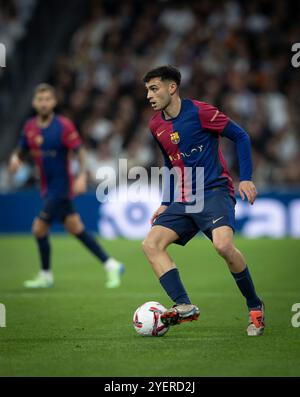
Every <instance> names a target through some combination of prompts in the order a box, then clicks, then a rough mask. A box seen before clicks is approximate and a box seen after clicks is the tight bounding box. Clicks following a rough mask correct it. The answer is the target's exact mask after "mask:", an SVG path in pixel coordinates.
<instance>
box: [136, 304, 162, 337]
mask: <svg viewBox="0 0 300 397" xmlns="http://www.w3.org/2000/svg"><path fill="white" fill-rule="evenodd" d="M166 310H167V309H166V308H165V307H164V306H163V305H161V304H160V303H159V302H146V303H144V304H143V305H141V306H140V307H138V308H137V309H136V311H135V312H134V315H133V326H134V329H135V330H136V332H137V333H138V334H140V335H143V336H162V335H164V334H165V333H166V332H167V331H168V329H169V327H168V326H166V325H164V324H163V323H162V322H161V319H160V316H161V314H162V313H164V312H165V311H166Z"/></svg>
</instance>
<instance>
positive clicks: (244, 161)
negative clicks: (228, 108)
mask: <svg viewBox="0 0 300 397" xmlns="http://www.w3.org/2000/svg"><path fill="white" fill-rule="evenodd" d="M222 136H225V137H227V138H229V139H230V140H231V141H233V142H234V143H235V147H236V152H237V157H238V161H239V169H240V184H239V193H240V195H241V198H242V200H245V197H247V199H248V201H249V203H250V204H253V203H254V201H255V199H256V196H257V190H256V187H255V185H254V183H253V182H252V172H253V165H252V154H251V142H250V137H249V135H248V134H247V132H246V131H245V130H244V129H243V128H242V127H241V126H239V125H238V124H237V123H235V122H234V121H232V120H228V122H227V124H226V126H225V128H224V130H223V132H222Z"/></svg>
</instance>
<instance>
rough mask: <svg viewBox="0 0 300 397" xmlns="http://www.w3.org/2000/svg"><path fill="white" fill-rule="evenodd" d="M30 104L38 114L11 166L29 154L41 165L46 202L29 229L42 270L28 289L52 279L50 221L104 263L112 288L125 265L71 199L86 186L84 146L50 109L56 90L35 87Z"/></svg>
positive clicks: (68, 122)
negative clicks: (75, 165) (73, 160)
mask: <svg viewBox="0 0 300 397" xmlns="http://www.w3.org/2000/svg"><path fill="white" fill-rule="evenodd" d="M32 106H33V108H34V109H35V111H36V113H37V115H36V116H35V117H33V118H30V119H29V120H28V121H27V122H26V123H25V125H24V128H23V133H22V137H21V140H20V143H19V146H18V148H17V149H16V150H15V152H14V153H13V154H12V156H11V158H10V162H9V168H10V171H11V172H12V173H14V172H16V171H17V170H18V169H19V167H20V166H21V165H22V163H23V161H24V160H25V159H26V154H28V153H29V154H30V155H31V156H32V158H33V159H34V161H35V164H36V166H37V168H38V170H39V174H40V179H41V194H42V196H43V199H44V207H43V209H42V210H41V212H40V213H39V215H38V216H37V217H36V218H35V220H34V222H33V226H32V232H33V234H34V236H35V238H36V241H37V245H38V249H39V254H40V266H41V270H40V272H39V274H38V276H37V277H36V278H35V279H33V280H28V281H25V283H24V286H25V287H27V288H47V287H51V286H53V284H54V279H53V274H52V271H51V260H50V259H51V258H50V257H51V255H50V253H51V248H50V243H49V228H50V225H51V223H52V222H53V221H55V220H58V221H60V222H62V223H63V224H64V227H65V229H66V230H67V231H68V232H69V233H71V234H72V235H74V236H75V237H76V238H77V239H78V240H80V241H81V242H82V243H83V244H84V245H85V247H86V248H87V249H88V250H90V251H91V252H92V253H93V254H94V255H95V256H96V257H97V258H98V259H99V260H100V261H101V262H102V263H103V265H104V269H105V271H106V277H107V281H106V287H107V288H116V287H118V286H119V285H120V283H121V274H122V272H123V270H124V266H123V264H121V263H120V262H118V261H117V260H116V259H114V258H112V257H110V256H109V255H108V254H107V253H106V252H105V251H104V250H103V248H102V247H101V246H100V245H99V243H98V242H97V241H96V239H95V238H94V237H93V236H92V235H91V234H90V233H88V232H87V231H86V230H85V228H84V225H83V223H82V221H81V219H80V215H79V214H78V213H77V212H76V210H75V208H74V205H73V202H72V198H73V197H74V196H75V195H78V194H82V193H84V192H85V191H86V185H87V176H86V170H85V150H84V149H83V147H82V143H81V139H80V137H79V134H78V132H77V131H76V127H75V126H74V124H73V122H72V121H71V120H69V119H67V118H65V117H62V116H60V115H58V114H55V113H54V108H55V106H56V95H55V90H54V88H53V87H52V86H50V85H48V84H44V83H43V84H40V85H38V86H37V87H36V89H35V93H34V97H33V101H32ZM71 155H75V156H77V158H78V162H79V165H80V172H79V174H78V176H77V177H76V179H75V180H74V183H73V177H72V175H71V173H70V157H71Z"/></svg>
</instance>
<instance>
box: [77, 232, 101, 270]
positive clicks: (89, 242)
mask: <svg viewBox="0 0 300 397" xmlns="http://www.w3.org/2000/svg"><path fill="white" fill-rule="evenodd" d="M76 237H77V238H78V240H80V241H81V242H82V244H84V245H85V246H86V247H87V249H88V250H90V251H91V252H92V253H93V254H94V255H95V256H96V257H97V258H99V259H100V260H101V261H102V262H103V263H104V262H106V261H107V259H109V256H108V255H107V253H106V252H105V251H104V250H103V248H102V247H101V246H100V244H99V243H98V242H97V240H96V239H95V238H94V237H93V236H92V235H91V234H89V233H87V232H86V231H85V230H83V231H82V232H81V233H79V234H77V235H76Z"/></svg>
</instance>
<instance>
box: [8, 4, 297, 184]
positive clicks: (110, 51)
mask: <svg viewBox="0 0 300 397" xmlns="http://www.w3.org/2000/svg"><path fill="white" fill-rule="evenodd" d="M291 4H292V2H286V1H283V0H281V1H276V2H274V1H270V0H252V1H251V2H248V1H247V2H246V1H238V0H231V1H224V2H212V1H208V0H201V1H185V2H183V1H158V0H155V1H154V0H153V1H151V2H144V1H138V0H137V1H126V0H125V1H106V2H99V1H90V5H89V7H90V17H89V18H88V19H87V20H85V21H84V23H83V24H82V26H79V27H78V29H77V31H76V32H75V34H74V35H73V37H72V41H71V42H70V45H69V48H68V50H67V51H66V52H65V53H63V54H61V55H60V56H59V57H58V59H57V60H55V64H54V65H53V69H52V74H51V76H49V80H48V82H49V83H51V84H53V85H54V86H55V88H56V90H57V94H58V101H59V107H58V110H59V111H60V112H62V113H63V114H64V115H66V116H68V117H70V118H71V119H72V120H74V122H75V124H76V125H77V127H78V129H79V131H80V134H81V136H82V138H83V141H84V144H85V146H86V148H87V150H88V170H89V176H90V184H91V185H95V184H97V181H96V178H95V176H96V170H97V169H98V167H101V166H103V165H109V166H112V167H116V168H117V162H118V159H119V158H128V161H129V167H131V166H134V165H141V166H145V167H148V168H149V167H150V166H152V165H157V158H159V156H160V154H159V153H158V151H157V149H156V145H155V144H154V142H152V137H151V134H150V133H149V130H148V121H149V119H150V117H151V114H152V110H151V108H150V106H149V104H148V103H147V100H146V91H145V88H144V86H143V84H142V83H141V77H142V76H143V74H144V73H145V72H146V71H147V70H148V69H149V68H151V67H154V66H158V65H161V64H174V65H176V66H178V67H179V69H180V70H181V72H182V87H181V91H182V96H183V97H187V96H188V97H192V98H195V99H199V100H202V101H206V102H209V103H212V104H214V105H215V106H217V107H219V109H221V110H222V111H224V113H226V114H227V115H228V116H230V117H231V118H232V119H233V120H235V121H236V122H238V123H240V124H241V126H243V127H244V128H245V129H246V130H247V131H248V133H249V134H250V137H251V140H252V147H253V160H254V181H255V183H256V185H257V187H258V189H259V190H264V189H270V188H272V187H273V186H298V187H299V185H300V149H299V148H300V145H299V130H300V115H299V111H298V109H299V105H300V79H299V74H300V70H299V69H298V70H297V69H294V68H293V67H292V66H291V56H292V53H291V46H292V43H294V42H297V40H299V37H300V25H299V24H297V23H296V20H294V22H293V12H294V9H293V7H292V6H291ZM222 147H223V152H224V155H225V157H226V159H227V162H228V165H229V167H230V168H231V169H232V170H233V172H232V174H233V176H234V179H235V181H236V182H237V181H238V166H237V161H236V156H235V151H234V147H233V145H232V143H231V142H230V141H228V140H225V139H224V140H223V142H222ZM30 176H31V171H30V170H28V171H27V172H26V173H25V174H24V175H23V177H21V178H19V180H21V183H19V185H23V184H24V182H25V181H27V183H29V182H28V181H30V180H32V178H30ZM11 183H15V184H16V183H18V182H16V181H15V182H11Z"/></svg>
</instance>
